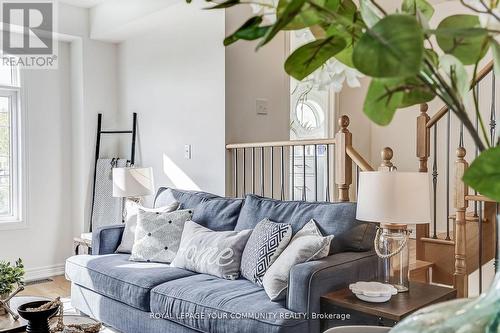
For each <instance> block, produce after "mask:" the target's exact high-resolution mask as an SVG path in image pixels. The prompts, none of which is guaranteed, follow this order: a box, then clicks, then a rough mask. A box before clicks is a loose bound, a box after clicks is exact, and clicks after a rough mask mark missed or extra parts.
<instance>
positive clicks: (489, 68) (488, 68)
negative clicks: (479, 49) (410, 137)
mask: <svg viewBox="0 0 500 333" xmlns="http://www.w3.org/2000/svg"><path fill="white" fill-rule="evenodd" d="M492 70H493V60H491V61H490V62H488V63H487V64H486V66H484V67H483V68H482V69H481V70H480V71H479V72H478V73H477V75H476V78H475V79H473V80H472V81H471V83H470V88H469V90H471V89H472V88H474V87H475V86H476V84H477V83H478V82H481V80H482V79H484V78H485V77H486V75H488V73H489V72H491V71H492ZM447 112H448V106H446V105H444V106H443V107H441V109H439V111H438V112H436V114H435V115H434V116H432V118H431V119H430V120H429V121H428V122H427V124H426V126H427V128H431V127H432V126H434V125H435V124H436V123H437V122H438V121H439V120H440V119H441V118H443V116H444V115H445V114H446V113H447Z"/></svg>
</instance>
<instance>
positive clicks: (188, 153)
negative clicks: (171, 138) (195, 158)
mask: <svg viewBox="0 0 500 333" xmlns="http://www.w3.org/2000/svg"><path fill="white" fill-rule="evenodd" d="M184 158H185V159H186V160H190V159H191V145H184Z"/></svg>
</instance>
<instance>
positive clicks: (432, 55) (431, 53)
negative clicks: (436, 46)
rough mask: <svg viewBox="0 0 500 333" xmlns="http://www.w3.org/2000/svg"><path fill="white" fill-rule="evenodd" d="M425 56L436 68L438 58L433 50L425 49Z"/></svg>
mask: <svg viewBox="0 0 500 333" xmlns="http://www.w3.org/2000/svg"><path fill="white" fill-rule="evenodd" d="M425 55H426V57H427V59H429V60H430V61H431V63H432V64H433V65H434V66H436V67H437V66H438V64H439V56H438V54H437V53H436V51H434V50H433V49H425Z"/></svg>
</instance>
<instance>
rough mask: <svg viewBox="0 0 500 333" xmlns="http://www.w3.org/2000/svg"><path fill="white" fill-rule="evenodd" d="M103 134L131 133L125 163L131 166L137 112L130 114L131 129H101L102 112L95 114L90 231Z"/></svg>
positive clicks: (133, 153) (133, 155)
mask: <svg viewBox="0 0 500 333" xmlns="http://www.w3.org/2000/svg"><path fill="white" fill-rule="evenodd" d="M103 134H131V135H132V144H131V148H130V160H127V164H129V165H131V166H133V165H134V164H135V139H136V135H137V113H136V112H134V113H133V114H132V129H131V130H103V129H102V113H98V114H97V138H96V143H95V161H94V181H93V186H92V206H91V210H90V227H89V229H90V232H92V217H93V215H94V201H95V182H96V178H97V161H98V160H99V150H100V147H101V135H103Z"/></svg>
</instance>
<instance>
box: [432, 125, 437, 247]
mask: <svg viewBox="0 0 500 333" xmlns="http://www.w3.org/2000/svg"><path fill="white" fill-rule="evenodd" d="M437 128H438V124H437V123H436V125H434V147H433V148H434V159H433V163H432V191H433V193H434V197H433V208H434V210H433V223H432V224H433V228H434V230H433V234H432V238H434V239H436V238H438V237H437V182H438V171H437V170H438V169H437V158H438V155H437V140H438V137H437V133H438V132H437Z"/></svg>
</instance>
